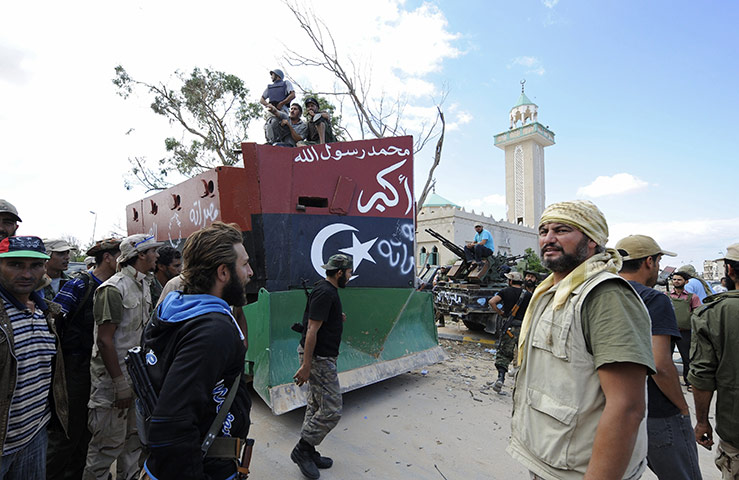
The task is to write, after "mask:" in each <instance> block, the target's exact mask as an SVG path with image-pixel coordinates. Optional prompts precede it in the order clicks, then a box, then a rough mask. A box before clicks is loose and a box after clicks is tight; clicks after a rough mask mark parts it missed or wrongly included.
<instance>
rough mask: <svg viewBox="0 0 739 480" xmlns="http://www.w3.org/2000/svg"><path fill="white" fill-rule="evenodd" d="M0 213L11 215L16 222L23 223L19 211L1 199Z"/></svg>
mask: <svg viewBox="0 0 739 480" xmlns="http://www.w3.org/2000/svg"><path fill="white" fill-rule="evenodd" d="M0 213H9V214H11V215H12V216H14V217H15V221H16V222H21V221H22V220H21V217H19V216H18V210H16V208H15V207H14V206H13V204H12V203H10V202H9V201H7V200H3V199H1V198H0Z"/></svg>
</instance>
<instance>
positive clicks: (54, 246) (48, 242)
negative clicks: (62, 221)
mask: <svg viewBox="0 0 739 480" xmlns="http://www.w3.org/2000/svg"><path fill="white" fill-rule="evenodd" d="M44 245H45V246H46V253H47V254H50V253H51V252H58V253H61V252H68V251H70V250H74V247H73V246H71V245H70V244H69V243H67V241H66V240H62V239H61V238H54V239H46V238H45V239H44Z"/></svg>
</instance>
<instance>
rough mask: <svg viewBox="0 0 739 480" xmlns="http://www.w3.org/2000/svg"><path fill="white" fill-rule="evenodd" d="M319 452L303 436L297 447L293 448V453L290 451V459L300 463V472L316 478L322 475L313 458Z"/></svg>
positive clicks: (313, 478) (313, 479) (312, 479)
mask: <svg viewBox="0 0 739 480" xmlns="http://www.w3.org/2000/svg"><path fill="white" fill-rule="evenodd" d="M317 454H318V452H316V449H315V448H313V446H312V445H310V444H309V443H307V442H306V441H305V440H303V439H302V438H301V439H300V441H299V442H298V444H297V445H295V448H293V451H292V453H290V459H291V460H292V461H293V462H295V463H296V464H297V465H298V468H299V469H300V472H301V473H302V474H303V475H304V476H305V477H307V478H310V479H311V480H315V479H317V478H319V477H320V476H321V473H320V472H319V471H318V467H316V463H315V461H314V460H313V457H314V455H317ZM331 463H333V462H331Z"/></svg>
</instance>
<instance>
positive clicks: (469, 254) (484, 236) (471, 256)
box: [464, 223, 495, 264]
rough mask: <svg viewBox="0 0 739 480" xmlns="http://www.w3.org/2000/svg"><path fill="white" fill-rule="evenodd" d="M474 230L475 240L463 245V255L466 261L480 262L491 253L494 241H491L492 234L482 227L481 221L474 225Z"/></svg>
mask: <svg viewBox="0 0 739 480" xmlns="http://www.w3.org/2000/svg"><path fill="white" fill-rule="evenodd" d="M475 231H476V232H477V233H476V234H475V240H474V241H473V242H470V243H468V244H467V245H465V247H464V255H465V259H466V260H467V261H468V262H473V263H476V264H480V263H482V261H483V260H484V259H486V258H488V257H489V256H490V255H492V254H493V250H494V249H495V243H494V242H493V235H492V234H491V233H490V232H489V231H488V230H486V229H484V228H482V224H481V223H478V224H476V225H475Z"/></svg>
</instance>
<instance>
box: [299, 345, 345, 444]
mask: <svg viewBox="0 0 739 480" xmlns="http://www.w3.org/2000/svg"><path fill="white" fill-rule="evenodd" d="M300 363H301V365H302V363H303V354H302V353H300ZM308 390H309V392H308V405H307V406H306V408H305V418H304V419H303V428H302V429H301V430H300V437H301V438H302V439H303V440H305V441H306V442H308V443H309V444H311V445H313V446H314V447H315V446H316V445H320V444H321V442H322V441H323V439H324V438H326V435H328V432H330V431H331V430H332V429H333V428H334V427H335V426H336V425H337V424H338V423H339V419H340V418H341V408H342V399H341V388H340V387H339V375H338V372H337V371H336V357H319V356H318V355H314V356H313V363H312V366H311V369H310V377H309V378H308Z"/></svg>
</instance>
